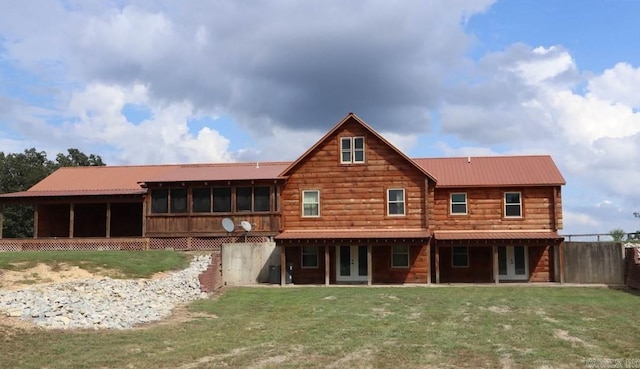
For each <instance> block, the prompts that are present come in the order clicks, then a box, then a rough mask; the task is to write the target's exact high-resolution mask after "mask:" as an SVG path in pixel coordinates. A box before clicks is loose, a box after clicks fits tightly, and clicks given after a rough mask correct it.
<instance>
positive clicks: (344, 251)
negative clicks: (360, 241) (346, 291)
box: [336, 246, 369, 282]
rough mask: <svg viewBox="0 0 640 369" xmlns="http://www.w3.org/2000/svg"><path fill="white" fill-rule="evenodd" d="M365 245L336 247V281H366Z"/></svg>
mask: <svg viewBox="0 0 640 369" xmlns="http://www.w3.org/2000/svg"><path fill="white" fill-rule="evenodd" d="M368 269H369V268H368V265H367V246H338V247H336V281H338V282H366V281H367V270H368Z"/></svg>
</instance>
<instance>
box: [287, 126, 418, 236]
mask: <svg viewBox="0 0 640 369" xmlns="http://www.w3.org/2000/svg"><path fill="white" fill-rule="evenodd" d="M361 136H364V137H365V163H364V164H341V163H340V146H339V145H340V138H341V137H361ZM426 181H427V180H426V177H425V175H424V174H423V173H422V172H420V171H419V170H418V169H417V168H415V167H414V166H413V165H412V164H411V163H410V162H409V161H407V160H406V159H405V158H403V157H402V156H401V155H399V154H398V153H397V152H395V151H394V150H393V149H392V148H391V147H389V146H388V145H387V144H386V143H384V142H383V141H381V140H380V139H378V138H377V137H376V136H374V135H372V134H370V133H369V131H368V130H366V129H365V128H364V127H362V126H361V125H359V124H357V123H355V122H346V123H345V124H344V125H343V126H342V129H339V130H337V131H336V132H334V134H332V135H331V136H329V137H327V138H326V139H325V140H324V141H323V142H321V143H320V144H319V146H317V147H316V148H315V150H314V151H313V152H311V153H309V155H307V156H306V157H305V158H303V159H302V161H301V162H300V163H298V165H297V166H296V167H295V168H293V169H292V170H291V171H290V173H289V178H288V180H287V184H286V186H285V187H284V188H283V190H282V223H283V228H284V229H286V230H313V229H403V228H404V229H407V228H412V229H420V228H427V227H428V219H427V212H426V209H427V208H428V206H426V190H425V186H426V184H425V183H426ZM399 188H403V189H404V190H405V214H406V215H405V216H389V215H387V190H388V189H399ZM303 190H319V191H320V216H319V217H302V215H301V213H302V203H301V202H302V191H303Z"/></svg>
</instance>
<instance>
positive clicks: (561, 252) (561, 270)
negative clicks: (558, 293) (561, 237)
mask: <svg viewBox="0 0 640 369" xmlns="http://www.w3.org/2000/svg"><path fill="white" fill-rule="evenodd" d="M558 254H559V256H560V257H559V259H560V284H564V241H560V244H559V245H558Z"/></svg>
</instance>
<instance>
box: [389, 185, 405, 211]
mask: <svg viewBox="0 0 640 369" xmlns="http://www.w3.org/2000/svg"><path fill="white" fill-rule="evenodd" d="M387 214H388V215H394V216H398V215H405V206H404V188H390V189H388V190H387Z"/></svg>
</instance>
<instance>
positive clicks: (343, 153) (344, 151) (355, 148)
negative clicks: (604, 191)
mask: <svg viewBox="0 0 640 369" xmlns="http://www.w3.org/2000/svg"><path fill="white" fill-rule="evenodd" d="M340 163H342V164H361V163H364V137H341V138H340Z"/></svg>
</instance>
